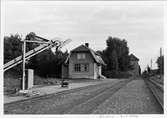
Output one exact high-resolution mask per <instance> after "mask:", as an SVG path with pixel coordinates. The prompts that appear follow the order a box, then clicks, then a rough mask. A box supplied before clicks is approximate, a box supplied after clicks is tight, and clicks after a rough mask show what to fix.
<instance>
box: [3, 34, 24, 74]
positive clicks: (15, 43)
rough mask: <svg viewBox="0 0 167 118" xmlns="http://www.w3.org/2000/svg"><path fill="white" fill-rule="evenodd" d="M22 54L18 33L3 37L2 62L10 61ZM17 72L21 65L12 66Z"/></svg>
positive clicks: (19, 70)
mask: <svg viewBox="0 0 167 118" xmlns="http://www.w3.org/2000/svg"><path fill="white" fill-rule="evenodd" d="M21 54H22V42H21V36H20V35H19V34H15V35H12V34H11V35H10V36H5V37H4V63H7V62H9V61H11V60H12V59H14V58H16V57H18V56H20V55H21ZM12 70H13V71H16V72H17V73H20V72H21V65H18V66H16V67H14V68H12Z"/></svg>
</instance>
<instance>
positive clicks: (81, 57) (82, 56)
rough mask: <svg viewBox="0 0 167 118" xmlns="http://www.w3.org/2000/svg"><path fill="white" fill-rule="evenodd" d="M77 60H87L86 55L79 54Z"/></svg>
mask: <svg viewBox="0 0 167 118" xmlns="http://www.w3.org/2000/svg"><path fill="white" fill-rule="evenodd" d="M77 59H85V54H84V53H78V54H77Z"/></svg>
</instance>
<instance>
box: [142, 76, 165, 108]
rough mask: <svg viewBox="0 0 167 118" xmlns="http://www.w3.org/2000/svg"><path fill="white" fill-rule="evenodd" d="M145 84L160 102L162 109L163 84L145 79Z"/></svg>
mask: <svg viewBox="0 0 167 118" xmlns="http://www.w3.org/2000/svg"><path fill="white" fill-rule="evenodd" d="M145 82H146V84H147V85H148V87H149V89H150V90H151V92H152V94H153V95H154V97H155V98H156V100H157V102H158V103H159V104H160V106H161V108H162V110H163V109H164V89H163V85H162V84H160V83H158V82H157V81H155V80H151V79H145Z"/></svg>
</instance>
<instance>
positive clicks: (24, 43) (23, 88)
mask: <svg viewBox="0 0 167 118" xmlns="http://www.w3.org/2000/svg"><path fill="white" fill-rule="evenodd" d="M22 52H23V67H22V68H23V75H22V90H25V53H26V42H25V40H24V41H23V47H22Z"/></svg>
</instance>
